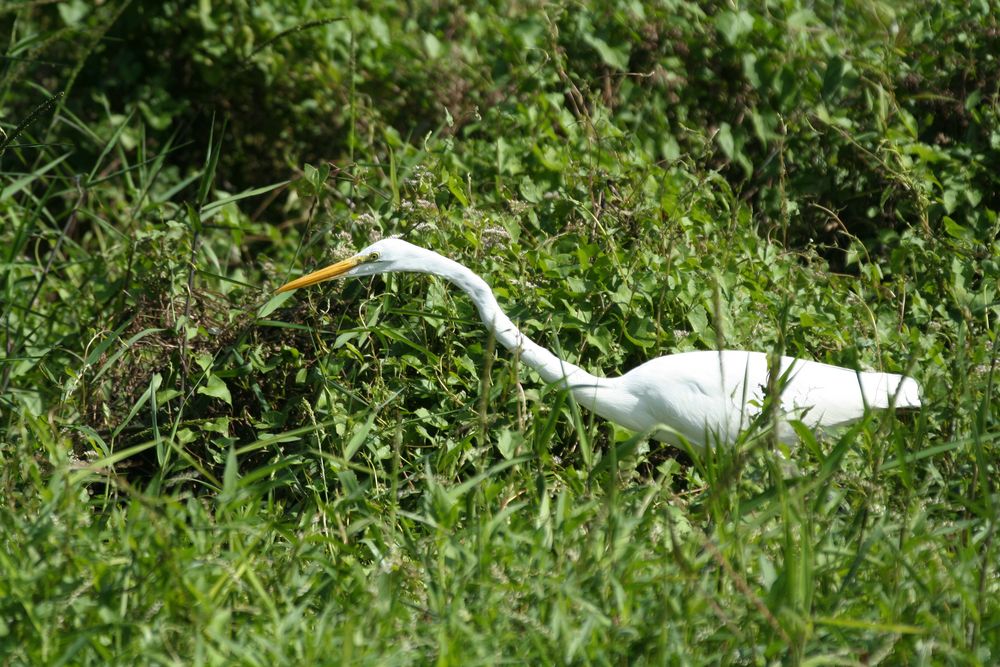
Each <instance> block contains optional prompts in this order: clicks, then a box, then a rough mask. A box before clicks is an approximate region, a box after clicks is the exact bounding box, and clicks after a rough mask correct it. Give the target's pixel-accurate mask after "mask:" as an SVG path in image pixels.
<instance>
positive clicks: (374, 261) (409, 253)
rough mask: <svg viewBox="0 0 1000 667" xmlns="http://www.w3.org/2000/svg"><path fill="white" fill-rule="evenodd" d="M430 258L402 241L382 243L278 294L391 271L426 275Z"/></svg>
mask: <svg viewBox="0 0 1000 667" xmlns="http://www.w3.org/2000/svg"><path fill="white" fill-rule="evenodd" d="M430 254H432V253H430V252H429V251H427V250H424V249H423V248H420V247H418V246H415V245H413V244H412V243H407V242H406V241H403V240H402V239H382V240H381V241H376V242H375V243H373V244H371V245H370V246H368V247H366V248H362V249H361V250H360V251H358V252H357V253H355V254H354V255H351V256H350V257H348V258H347V259H345V260H342V261H340V262H337V263H336V264H331V265H330V266H328V267H326V268H325V269H320V270H319V271H313V272H312V273H310V274H308V275H305V276H302V277H301V278H299V279H297V280H293V281H292V282H290V283H288V284H287V285H282V286H281V287H279V288H278V291H279V292H287V291H288V290H293V289H298V288H300V287H308V286H309V285H315V284H316V283H321V282H323V281H324V280H332V279H333V278H345V277H351V278H359V277H361V276H373V275H375V274H376V273H388V272H390V271H426V270H427V265H426V262H427V256H428V255H430Z"/></svg>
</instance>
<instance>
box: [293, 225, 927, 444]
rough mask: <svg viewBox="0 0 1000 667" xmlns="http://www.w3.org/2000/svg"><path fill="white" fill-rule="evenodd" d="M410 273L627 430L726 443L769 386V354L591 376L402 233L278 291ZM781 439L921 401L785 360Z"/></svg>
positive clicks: (908, 382) (716, 355) (897, 378)
mask: <svg viewBox="0 0 1000 667" xmlns="http://www.w3.org/2000/svg"><path fill="white" fill-rule="evenodd" d="M393 271H408V272H415V273H429V274H432V275H436V276H440V277H442V278H444V279H445V280H448V281H449V282H451V283H452V284H453V285H455V286H456V287H458V288H459V289H461V290H462V291H463V292H465V293H466V294H467V295H468V296H469V298H470V299H472V302H473V303H474V304H475V305H476V308H477V309H478V310H479V317H480V318H481V319H482V320H483V324H485V325H486V327H487V328H488V329H489V330H490V331H491V332H492V333H493V335H494V336H495V337H496V340H497V341H499V342H500V344H501V345H503V346H504V347H506V348H507V349H508V350H511V351H512V352H514V353H515V354H517V355H519V357H520V360H521V361H522V362H524V363H525V364H527V365H528V366H530V367H531V368H533V369H534V370H535V371H537V372H538V374H539V375H540V376H541V377H542V379H543V380H545V382H548V383H558V384H561V385H562V386H564V387H566V388H568V389H569V390H570V391H571V392H572V394H573V397H574V398H575V399H576V401H577V403H579V404H580V405H582V406H584V407H585V408H587V409H588V410H592V411H593V412H596V413H597V414H598V415H600V416H601V417H604V418H605V419H609V420H611V421H613V422H615V423H617V424H620V425H622V426H624V427H626V428H628V429H631V430H633V431H638V432H649V433H651V434H652V436H653V437H654V438H656V439H657V440H660V441H663V442H667V443H670V444H675V445H676V444H680V442H681V438H683V439H686V440H687V441H688V442H690V443H691V444H692V445H694V446H696V447H704V446H705V445H706V444H714V443H720V444H731V443H732V442H734V441H735V439H736V436H737V435H738V434H739V432H740V431H741V430H742V429H743V428H745V427H746V426H748V425H749V424H750V422H751V421H752V419H753V418H754V416H755V415H756V414H758V413H759V412H760V406H761V405H762V403H763V400H764V392H765V389H766V388H767V387H768V386H769V383H768V377H769V369H768V358H767V355H766V354H764V353H762V352H745V351H739V350H722V351H704V352H683V353H679V354H671V355H667V356H663V357H658V358H656V359H652V360H650V361H647V362H646V363H644V364H642V365H640V366H638V367H636V368H634V369H632V370H631V371H629V372H627V373H625V374H624V375H622V376H620V377H610V378H609V377H597V376H595V375H592V374H590V373H588V372H587V371H586V370H584V369H582V368H580V367H579V366H577V365H575V364H572V363H570V362H568V361H565V360H563V359H560V358H559V357H557V356H556V355H554V354H553V353H552V352H550V351H548V350H547V349H545V348H544V347H542V346H541V345H538V344H537V343H535V342H534V341H532V340H531V339H530V338H528V337H527V336H525V335H524V334H523V333H521V331H520V330H519V329H518V328H517V327H516V326H515V325H514V323H513V322H512V321H511V319H510V318H509V317H507V315H506V314H505V313H504V312H503V310H501V309H500V306H499V304H498V303H497V300H496V297H495V296H494V295H493V290H491V289H490V286H489V285H487V284H486V281H485V280H483V279H482V278H480V277H479V276H478V275H476V274H475V273H474V272H472V271H471V270H469V269H468V268H466V267H464V266H462V265H461V264H459V263H458V262H455V261H453V260H450V259H448V258H447V257H443V256H441V255H439V254H438V253H436V252H433V251H431V250H427V249H425V248H421V247H418V246H415V245H413V244H411V243H407V242H406V241H403V240H401V239H383V240H381V241H378V242H376V243H373V244H372V245H370V246H368V247H367V248H364V249H363V250H361V251H360V252H358V253H357V254H355V255H353V256H352V257H349V258H348V259H345V260H343V261H341V262H337V263H336V264H333V265H331V266H328V267H326V268H325V269H320V270H319V271H315V272H313V273H310V274H309V275H306V276H303V277H302V278H299V279H298V280H293V281H292V282H290V283H288V284H287V285H284V286H283V287H281V288H280V289H279V290H278V291H279V292H284V291H287V290H293V289H297V288H300V287H306V286H308V285H314V284H316V283H319V282H322V281H325V280H330V279H333V278H339V277H361V276H371V275H375V274H378V273H389V272H393ZM780 373H781V375H780V381H778V382H777V383H775V384H776V386H778V387H779V388H780V390H781V399H780V413H779V416H780V420H779V424H778V437H779V438H780V439H781V440H782V441H784V442H789V443H791V442H794V440H795V435H794V431H793V430H792V428H791V426H790V425H789V424H788V420H789V419H798V420H801V421H802V422H803V423H805V424H806V425H807V426H809V427H810V428H812V429H822V428H824V427H835V426H840V425H843V424H848V423H850V422H853V421H856V420H858V419H860V418H861V417H862V416H863V415H864V413H865V410H866V409H869V408H888V407H889V406H890V405H894V406H895V407H899V408H904V407H905V408H912V407H919V406H920V388H919V386H918V385H917V383H916V381H915V380H913V378H909V377H904V376H902V375H895V374H892V373H878V372H858V371H854V370H851V369H848V368H841V367H839V366H831V365H829V364H823V363H818V362H815V361H808V360H805V359H795V358H792V357H781V360H780Z"/></svg>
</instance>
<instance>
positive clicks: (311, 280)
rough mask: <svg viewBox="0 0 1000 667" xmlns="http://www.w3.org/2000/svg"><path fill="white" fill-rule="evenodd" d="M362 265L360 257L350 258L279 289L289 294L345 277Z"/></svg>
mask: <svg viewBox="0 0 1000 667" xmlns="http://www.w3.org/2000/svg"><path fill="white" fill-rule="evenodd" d="M360 263H361V258H360V257H358V256H356V255H355V256H354V257H348V258H347V259H345V260H343V261H341V262H337V263H336V264H331V265H330V266H328V267H326V268H325V269H320V270H319V271H313V272H312V273H310V274H309V275H305V276H302V277H301V278H298V279H296V280H293V281H292V282H290V283H288V284H287V285H282V286H281V287H279V288H278V292H287V291H288V290H293V289H298V288H300V287H308V286H309V285H315V284H316V283H321V282H323V281H324V280H330V279H331V278H336V277H337V276H340V275H343V274H345V273H347V272H348V271H350V270H351V269H353V268H354V267H355V266H357V265H358V264H360Z"/></svg>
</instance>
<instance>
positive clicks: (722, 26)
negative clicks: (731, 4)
mask: <svg viewBox="0 0 1000 667" xmlns="http://www.w3.org/2000/svg"><path fill="white" fill-rule="evenodd" d="M715 28H716V30H718V31H719V32H720V33H721V34H722V36H723V37H724V38H725V39H726V41H727V42H729V44H730V45H733V44H735V43H736V41H737V40H738V39H739V38H740V37H741V36H743V35H745V34H747V33H748V32H750V31H751V30H752V29H753V16H752V15H751V14H750V12H748V11H745V10H744V11H739V12H720V13H719V15H718V16H716V17H715Z"/></svg>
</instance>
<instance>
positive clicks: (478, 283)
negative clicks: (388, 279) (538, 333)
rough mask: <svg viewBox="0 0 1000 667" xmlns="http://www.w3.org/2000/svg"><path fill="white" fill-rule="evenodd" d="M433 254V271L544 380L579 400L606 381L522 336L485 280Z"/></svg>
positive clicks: (498, 338) (445, 258)
mask: <svg viewBox="0 0 1000 667" xmlns="http://www.w3.org/2000/svg"><path fill="white" fill-rule="evenodd" d="M428 252H430V251H428ZM434 254H435V255H437V261H436V262H435V266H434V271H433V272H434V273H435V274H437V275H439V276H441V277H442V278H444V279H446V280H448V281H449V282H451V283H452V284H453V285H455V286H456V287H458V288H459V289H460V290H462V291H463V292H465V293H466V294H468V295H469V298H470V299H472V302H473V303H475V304H476V308H477V309H478V310H479V317H480V318H482V320H483V324H485V325H486V327H487V328H488V329H490V331H492V332H493V335H494V336H495V337H496V339H497V340H498V341H499V342H500V344H501V345H503V346H504V347H505V348H507V349H508V350H510V351H511V352H513V353H515V354H517V355H519V356H520V359H521V361H523V362H524V363H525V364H527V365H528V366H530V367H531V368H533V369H534V370H535V371H537V372H538V374H539V375H541V376H542V379H543V380H545V381H546V382H549V383H552V382H560V383H562V386H564V387H567V388H569V389H570V390H572V391H573V393H574V395H576V396H577V399H578V400H580V399H583V396H582V394H588V393H593V392H587V391H586V389H587V388H594V387H597V386H600V385H602V384H603V383H604V382H605V379H604V378H598V377H595V376H593V375H591V374H590V373H588V372H587V371H585V370H583V369H582V368H580V367H579V366H577V365H575V364H571V363H570V362H568V361H564V360H562V359H560V358H559V357H557V356H556V355H554V354H552V353H551V352H549V351H548V350H546V349H545V348H544V347H542V346H541V345H539V344H538V343H536V342H534V341H533V340H531V339H530V338H528V337H527V336H525V335H524V334H523V333H521V331H520V330H519V329H518V328H517V327H516V326H515V325H514V323H513V322H512V321H511V319H510V318H509V317H507V314H506V313H504V312H503V310H501V309H500V305H499V304H498V303H497V300H496V297H495V296H493V290H491V289H490V286H489V285H487V284H486V281H485V280H483V279H482V278H480V277H479V276H478V275H476V274H475V273H474V272H473V271H471V270H469V269H467V268H466V267H464V266H462V265H461V264H459V263H458V262H455V261H452V260H450V259H448V258H447V257H443V256H441V255H438V254H437V253H434ZM584 402H587V403H589V401H585V400H584Z"/></svg>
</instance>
